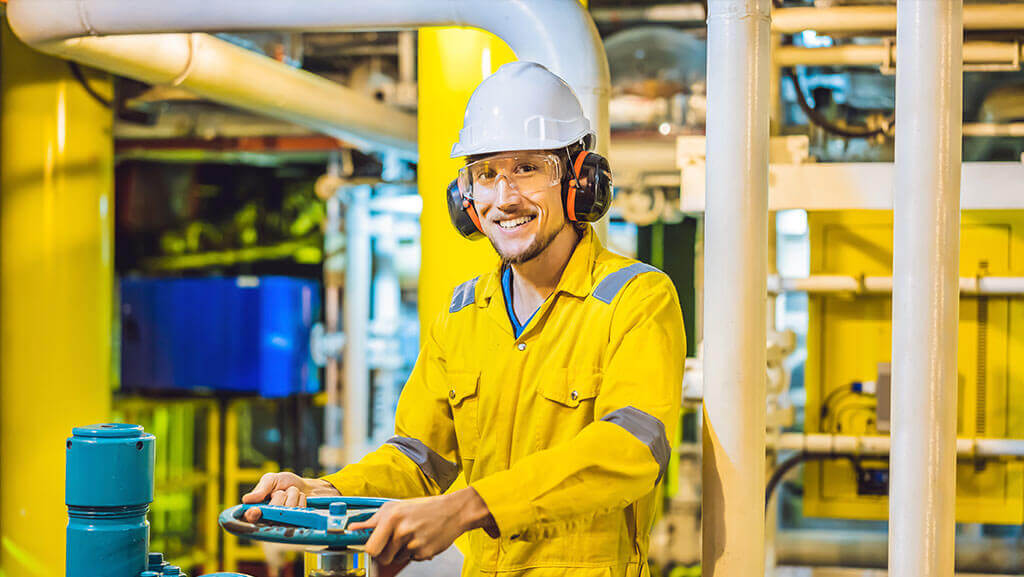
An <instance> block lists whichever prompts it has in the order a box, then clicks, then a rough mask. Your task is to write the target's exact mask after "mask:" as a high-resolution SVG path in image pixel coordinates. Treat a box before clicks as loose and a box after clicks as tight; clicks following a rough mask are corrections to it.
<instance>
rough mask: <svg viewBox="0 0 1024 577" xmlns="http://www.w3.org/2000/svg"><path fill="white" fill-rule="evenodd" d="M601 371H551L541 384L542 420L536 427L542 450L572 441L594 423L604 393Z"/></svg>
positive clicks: (540, 409)
mask: <svg viewBox="0 0 1024 577" xmlns="http://www.w3.org/2000/svg"><path fill="white" fill-rule="evenodd" d="M601 377H602V375H601V373H600V371H596V370H594V371H575V370H573V371H569V370H566V369H558V370H556V371H551V372H550V373H548V374H547V375H545V376H544V378H542V379H541V380H540V382H539V383H538V386H537V392H538V393H539V394H540V398H539V399H538V405H539V406H538V409H539V410H538V415H537V416H538V419H537V421H536V422H535V423H534V427H533V429H534V431H535V434H536V447H537V449H538V450H542V449H546V448H548V447H553V446H555V445H558V444H561V443H563V442H565V441H568V440H569V439H572V438H573V437H575V436H576V434H577V433H579V432H580V431H581V430H583V427H586V426H587V425H589V424H590V423H592V422H594V403H595V399H596V398H597V394H598V392H600V389H601Z"/></svg>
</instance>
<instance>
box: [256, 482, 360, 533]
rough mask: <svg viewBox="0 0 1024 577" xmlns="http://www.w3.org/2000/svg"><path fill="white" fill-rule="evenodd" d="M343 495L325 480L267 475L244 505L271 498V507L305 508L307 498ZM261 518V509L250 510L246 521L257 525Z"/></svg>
mask: <svg viewBox="0 0 1024 577" xmlns="http://www.w3.org/2000/svg"><path fill="white" fill-rule="evenodd" d="M340 495H341V493H339V492H338V490H337V489H335V488H334V485H332V484H330V483H328V482H327V481H324V480H323V479H309V478H306V477H300V476H298V475H296V474H295V473H267V474H266V475H263V477H261V478H260V482H259V483H258V484H257V485H256V486H255V487H253V489H252V491H249V492H248V493H246V494H245V495H242V502H243V503H262V502H263V501H265V500H266V499H267V497H270V503H269V504H270V505H278V506H283V507H305V506H306V497H337V496H340ZM260 516H261V513H260V510H259V509H249V510H248V511H246V512H245V519H246V521H249V522H250V523H255V522H256V521H257V520H259V518H260Z"/></svg>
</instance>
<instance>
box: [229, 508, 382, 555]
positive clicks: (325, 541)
mask: <svg viewBox="0 0 1024 577" xmlns="http://www.w3.org/2000/svg"><path fill="white" fill-rule="evenodd" d="M390 500H391V499H378V498H373V497H310V498H308V499H307V500H306V505H307V506H306V507H305V508H297V507H278V506H274V505H267V504H266V503H258V504H254V505H235V506H234V507H231V508H230V509H227V510H225V511H224V512H223V513H221V514H220V518H219V519H218V521H219V522H220V526H221V527H223V528H224V530H225V531H227V532H228V533H232V534H234V535H238V536H240V537H246V538H248V539H256V540H259V541H271V542H274V543H291V544H294V545H325V546H328V547H348V546H350V545H362V544H364V543H366V541H367V539H369V538H370V534H371V533H372V532H373V530H372V529H363V530H360V531H350V530H348V526H349V525H351V524H352V523H357V522H359V521H365V520H366V519H369V518H370V517H372V516H373V514H374V513H376V512H377V510H378V509H380V507H381V506H382V505H384V503H387V502H388V501H390ZM253 508H258V509H259V510H260V513H261V519H260V520H259V521H257V522H256V523H250V522H249V521H246V520H245V512H246V511H248V510H249V509H253Z"/></svg>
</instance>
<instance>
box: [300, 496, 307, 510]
mask: <svg viewBox="0 0 1024 577" xmlns="http://www.w3.org/2000/svg"><path fill="white" fill-rule="evenodd" d="M299 507H302V508H306V494H305V493H299Z"/></svg>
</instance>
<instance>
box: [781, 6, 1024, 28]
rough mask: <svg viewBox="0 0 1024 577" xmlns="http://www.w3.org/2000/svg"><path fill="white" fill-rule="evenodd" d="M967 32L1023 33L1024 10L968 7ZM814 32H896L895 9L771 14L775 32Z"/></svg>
mask: <svg viewBox="0 0 1024 577" xmlns="http://www.w3.org/2000/svg"><path fill="white" fill-rule="evenodd" d="M963 27H964V29H965V30H1020V29H1022V28H1024V10H1021V5H1020V4H1012V3H1010V4H968V5H967V6H964V8H963ZM804 30H814V31H815V32H817V33H819V34H831V33H835V32H848V33H855V32H868V31H873V32H886V33H891V32H893V31H895V30H896V7H895V6H831V7H828V8H815V7H810V6H800V7H794V8H780V9H778V10H775V11H774V12H773V13H772V32H776V33H779V34H796V33H798V32H802V31H804Z"/></svg>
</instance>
